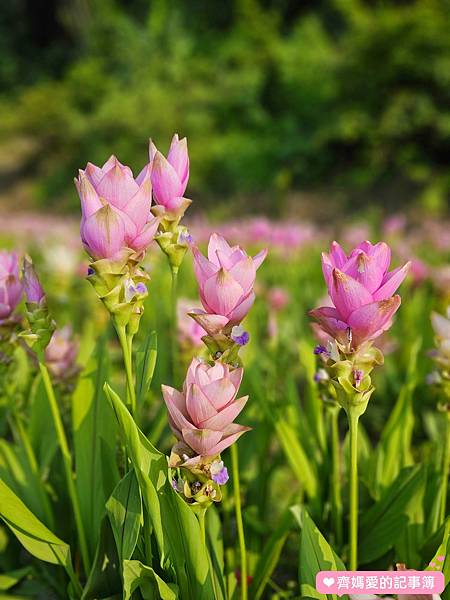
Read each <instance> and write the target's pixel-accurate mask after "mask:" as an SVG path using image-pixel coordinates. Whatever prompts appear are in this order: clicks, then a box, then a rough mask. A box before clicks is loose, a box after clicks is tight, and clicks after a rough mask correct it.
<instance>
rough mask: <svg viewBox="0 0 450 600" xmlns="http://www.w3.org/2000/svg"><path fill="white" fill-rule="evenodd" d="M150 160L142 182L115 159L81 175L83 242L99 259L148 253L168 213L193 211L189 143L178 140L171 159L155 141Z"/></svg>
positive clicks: (80, 172) (89, 165) (77, 180)
mask: <svg viewBox="0 0 450 600" xmlns="http://www.w3.org/2000/svg"><path fill="white" fill-rule="evenodd" d="M149 155H150V162H149V163H148V164H146V165H145V166H144V168H143V169H142V170H141V172H140V173H139V175H138V176H137V177H136V178H135V177H134V176H133V173H132V171H131V169H130V167H128V166H126V165H123V164H122V163H121V162H120V161H119V160H118V159H117V158H116V157H115V156H111V157H110V158H109V159H108V160H107V161H106V163H105V164H104V165H103V166H102V167H97V166H96V165H93V164H92V163H88V164H87V166H86V168H85V169H84V170H80V171H79V175H78V178H77V179H75V185H76V187H77V190H78V193H79V195H80V200H81V212H82V216H81V227H80V230H81V239H82V241H83V245H84V247H85V249H86V251H87V253H88V254H89V255H90V256H91V258H92V259H93V260H99V259H103V258H109V259H112V258H115V257H116V256H117V255H118V254H119V252H120V251H121V250H123V249H124V248H129V249H131V250H132V251H134V252H135V253H136V254H137V255H140V254H142V253H143V252H145V250H146V249H147V248H148V246H149V244H150V243H151V242H152V241H153V239H154V237H155V234H156V232H157V229H158V226H159V223H160V220H161V218H162V217H163V216H164V214H166V213H170V214H172V213H177V212H179V211H181V210H184V209H185V208H186V207H187V206H188V204H189V202H190V201H188V200H187V199H186V198H184V197H183V194H184V192H185V190H186V186H187V182H188V179H189V158H188V151H187V142H186V138H183V139H182V140H180V139H179V138H178V135H175V136H174V137H173V140H172V144H171V146H170V150H169V154H168V157H167V159H166V158H165V157H164V156H163V155H162V154H161V153H160V152H159V151H158V150H157V149H156V147H155V145H154V144H153V143H152V142H150V151H149ZM152 190H153V193H152ZM152 197H153V199H154V201H155V203H156V205H157V207H154V208H156V210H154V212H155V213H156V216H153V215H152Z"/></svg>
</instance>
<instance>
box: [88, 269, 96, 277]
mask: <svg viewBox="0 0 450 600" xmlns="http://www.w3.org/2000/svg"><path fill="white" fill-rule="evenodd" d="M94 273H95V271H94V269H93V268H92V267H88V270H87V274H88V277H89V275H93V274H94Z"/></svg>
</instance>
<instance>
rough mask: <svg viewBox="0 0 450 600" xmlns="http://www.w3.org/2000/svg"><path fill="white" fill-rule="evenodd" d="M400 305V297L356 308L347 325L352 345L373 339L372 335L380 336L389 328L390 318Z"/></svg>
mask: <svg viewBox="0 0 450 600" xmlns="http://www.w3.org/2000/svg"><path fill="white" fill-rule="evenodd" d="M400 303H401V299H400V296H398V295H397V296H393V297H392V298H389V300H380V301H378V302H371V303H370V304H366V305H365V306H361V307H360V308H357V309H356V310H355V311H354V312H353V313H352V314H351V315H350V317H349V319H348V324H349V326H350V328H351V330H352V336H353V344H354V345H355V346H356V345H359V344H360V343H362V342H363V341H366V340H370V339H373V337H374V334H377V336H378V335H380V334H381V333H382V332H383V331H386V330H387V329H388V328H389V325H390V323H391V320H392V317H393V315H394V314H395V312H396V311H397V310H398V308H399V306H400Z"/></svg>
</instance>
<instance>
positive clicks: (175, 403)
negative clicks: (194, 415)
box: [161, 385, 194, 432]
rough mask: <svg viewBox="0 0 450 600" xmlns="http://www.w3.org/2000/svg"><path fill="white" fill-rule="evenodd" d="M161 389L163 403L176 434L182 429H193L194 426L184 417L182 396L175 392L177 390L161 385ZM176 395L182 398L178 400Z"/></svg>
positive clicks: (184, 410)
mask: <svg viewBox="0 0 450 600" xmlns="http://www.w3.org/2000/svg"><path fill="white" fill-rule="evenodd" d="M161 387H162V393H163V397H164V402H165V403H166V406H167V410H168V411H169V415H170V418H171V419H172V423H173V426H174V427H175V429H176V430H177V431H178V432H181V431H182V430H183V429H188V428H190V427H193V426H194V425H193V424H192V423H191V422H190V421H189V420H188V419H187V418H186V416H185V415H187V413H186V409H185V407H184V396H182V394H180V392H177V390H174V389H173V388H170V387H168V386H164V385H163V386H161ZM178 394H180V396H182V399H180V397H179V395H178Z"/></svg>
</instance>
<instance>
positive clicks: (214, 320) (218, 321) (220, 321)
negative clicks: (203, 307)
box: [189, 309, 228, 335]
mask: <svg viewBox="0 0 450 600" xmlns="http://www.w3.org/2000/svg"><path fill="white" fill-rule="evenodd" d="M196 310H198V309H196ZM189 316H190V317H192V318H193V319H194V320H195V321H196V322H197V323H198V324H199V325H200V327H203V329H204V330H205V331H207V332H208V333H209V335H214V334H216V333H219V332H220V331H221V330H222V329H223V328H224V327H225V326H226V325H228V318H227V317H224V316H222V315H209V314H207V313H201V312H190V313H189Z"/></svg>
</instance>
